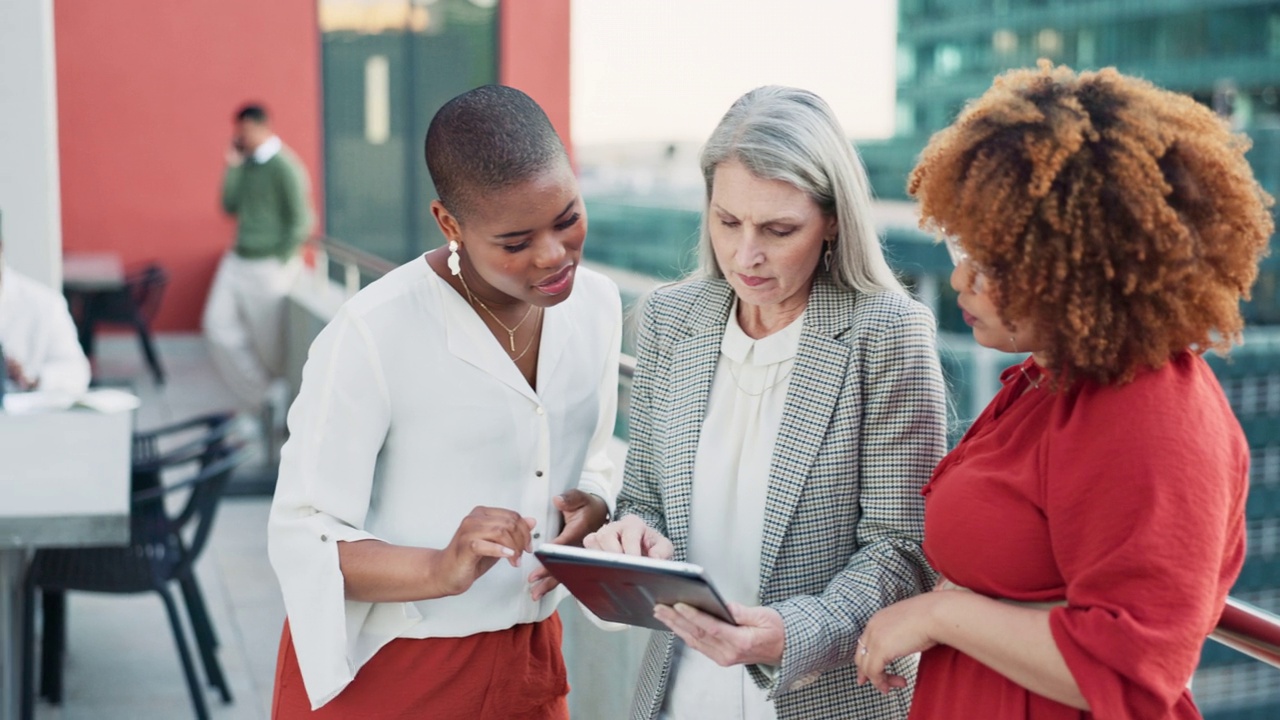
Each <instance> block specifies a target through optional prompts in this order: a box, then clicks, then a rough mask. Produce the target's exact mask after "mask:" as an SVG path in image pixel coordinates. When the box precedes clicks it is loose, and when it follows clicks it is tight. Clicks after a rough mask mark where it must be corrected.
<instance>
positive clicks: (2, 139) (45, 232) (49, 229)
mask: <svg viewBox="0 0 1280 720" xmlns="http://www.w3.org/2000/svg"><path fill="white" fill-rule="evenodd" d="M0 168H3V171H2V172H0V213H3V219H0V222H3V227H0V232H3V234H4V258H5V262H6V263H8V264H9V265H11V266H12V267H14V268H16V269H18V270H19V271H21V272H23V273H24V274H26V275H29V276H31V277H33V278H35V279H37V280H39V281H41V282H44V283H47V284H48V285H49V286H50V287H53V288H61V286H62V202H61V197H60V193H59V186H58V102H57V73H56V72H55V65H54V52H53V0H3V2H0Z"/></svg>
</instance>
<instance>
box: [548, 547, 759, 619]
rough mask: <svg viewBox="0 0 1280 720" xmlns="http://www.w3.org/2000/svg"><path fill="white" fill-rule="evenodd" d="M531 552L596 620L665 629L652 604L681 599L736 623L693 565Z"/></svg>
mask: <svg viewBox="0 0 1280 720" xmlns="http://www.w3.org/2000/svg"><path fill="white" fill-rule="evenodd" d="M533 554H534V555H535V556H537V558H538V560H539V561H540V562H541V563H542V565H543V567H545V568H546V569H547V571H548V572H550V573H551V574H552V575H553V576H554V577H555V579H556V580H559V581H560V584H562V585H564V586H565V587H566V588H568V589H569V592H571V593H573V596H574V597H575V598H577V599H578V601H579V602H581V603H582V604H583V605H586V606H587V608H588V609H590V610H591V612H593V613H595V614H596V617H598V618H600V619H601V620H609V621H612V622H620V623H626V624H628V625H638V626H640V627H647V628H653V629H654V630H669V628H668V627H667V626H666V625H663V624H662V623H661V622H659V621H658V619H657V618H655V617H654V616H653V606H654V605H675V604H676V603H685V604H686V605H692V606H693V607H696V608H698V609H699V610H702V611H703V612H705V613H708V614H710V615H714V616H715V617H717V618H720V619H721V620H723V621H725V622H727V623H729V624H731V625H736V624H737V623H735V622H733V616H732V615H730V614H729V608H728V607H726V606H725V602H724V599H723V598H721V597H720V593H718V592H716V589H715V587H714V586H712V584H711V581H710V580H709V579H708V578H707V574H706V571H704V570H703V569H702V568H701V567H699V566H697V565H694V564H692V563H686V562H676V561H674V560H655V559H653V558H642V557H636V556H634V555H622V554H620V553H611V552H604V551H601V550H587V549H584V548H578V547H569V546H566V545H550V544H548V545H543V546H542V547H541V548H538V549H537V550H535V551H534V553H533Z"/></svg>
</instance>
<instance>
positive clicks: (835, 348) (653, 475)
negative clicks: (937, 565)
mask: <svg viewBox="0 0 1280 720" xmlns="http://www.w3.org/2000/svg"><path fill="white" fill-rule="evenodd" d="M732 303H733V292H732V290H731V289H730V287H729V285H728V283H726V282H725V281H723V280H713V279H698V280H690V281H686V282H682V283H679V284H676V285H672V286H668V287H665V288H662V289H660V290H658V291H657V292H656V293H654V294H653V295H652V296H651V297H650V299H649V300H648V302H647V303H646V304H645V307H644V311H643V315H642V318H641V321H640V324H639V329H638V338H637V363H636V374H635V378H634V382H633V384H632V389H631V413H630V427H631V440H630V449H629V451H628V453H627V462H626V470H625V473H624V481H623V488H622V492H621V494H620V496H619V498H618V515H619V516H621V515H623V514H625V513H631V514H634V515H638V516H640V517H641V518H642V519H644V521H645V522H646V523H648V524H649V525H650V526H652V527H654V528H656V529H657V530H659V531H661V532H662V533H663V534H664V535H666V536H667V537H668V538H670V540H671V541H672V543H673V544H674V545H675V554H676V559H680V560H683V559H684V558H685V557H686V552H687V547H688V537H689V524H690V523H691V522H697V518H691V517H690V516H689V515H690V503H691V497H692V482H693V467H694V456H695V455H696V453H697V450H698V439H699V433H700V432H701V429H702V424H703V420H704V418H705V415H706V408H707V400H708V396H709V395H710V391H711V381H712V378H713V376H714V374H715V370H716V366H717V363H718V361H719V356H720V342H721V339H722V337H723V335H724V327H725V323H726V322H727V320H728V316H729V311H730V308H731V307H732ZM945 422H946V411H945V395H944V386H943V381H942V371H941V368H940V366H939V362H938V355H937V348H936V346H935V323H934V320H933V316H932V315H931V314H930V313H929V311H928V310H927V309H925V307H924V306H922V305H920V304H919V303H917V302H915V301H913V300H911V299H909V298H907V297H904V296H902V295H899V294H896V293H889V292H884V293H877V294H871V295H867V294H861V293H855V292H845V291H842V290H840V289H838V288H837V287H836V286H835V285H834V284H832V283H831V281H830V280H829V279H826V278H825V277H823V276H819V278H818V280H816V281H815V284H814V287H813V291H812V294H811V296H810V298H809V306H808V309H807V311H806V313H805V316H804V328H803V331H802V334H801V338H800V347H799V351H798V352H797V355H796V359H795V364H794V366H793V369H792V377H791V384H790V386H789V389H788V391H787V398H786V401H785V405H784V410H783V419H782V426H781V429H780V431H779V433H778V439H777V445H776V447H775V448H774V452H773V461H772V467H771V469H770V471H769V490H768V495H767V500H766V507H765V519H764V524H765V525H764V538H763V543H762V548H761V557H760V588H761V589H760V596H761V597H760V600H761V603H762V604H764V605H768V606H770V607H772V608H774V609H775V610H777V611H778V612H779V613H780V614H781V615H782V618H783V621H784V623H785V632H786V640H785V650H784V652H783V657H782V665H781V667H779V668H778V669H777V672H776V674H775V675H774V677H773V678H772V679H771V678H770V677H769V676H768V675H766V674H765V673H764V672H762V671H761V669H760V668H759V667H758V666H751V667H750V668H749V671H750V673H751V675H752V677H753V678H754V680H755V681H756V683H757V684H758V685H759V686H760V687H762V688H770V690H771V693H770V694H771V696H772V697H773V699H774V702H775V705H776V708H777V712H778V717H779V718H782V719H783V720H787V719H790V718H804V719H806V720H809V719H812V718H904V717H906V715H907V709H908V707H909V705H910V703H911V695H910V691H898V692H894V693H891V694H889V695H881V694H880V693H879V692H878V691H876V690H875V688H874V687H872V686H871V685H870V684H868V685H865V686H863V687H858V686H857V685H856V678H857V671H856V668H855V667H854V666H853V659H854V650H855V646H856V641H857V638H858V636H859V635H860V634H861V633H862V628H863V626H864V624H865V623H866V621H867V620H868V619H869V618H870V617H871V615H872V614H873V613H875V612H876V611H877V610H879V609H880V608H882V607H884V606H886V605H889V604H891V603H893V602H896V601H898V600H901V599H903V598H906V597H909V596H911V595H915V594H917V593H920V592H923V591H925V590H928V589H929V587H930V586H931V585H932V582H933V574H932V571H931V570H930V569H929V566H928V564H927V562H926V561H925V558H924V553H923V551H922V550H921V547H920V544H921V541H922V539H923V535H924V498H923V497H922V496H921V494H920V491H921V488H922V487H923V486H924V484H925V482H926V481H927V480H928V479H929V475H930V473H931V472H932V470H933V467H934V465H936V464H937V462H938V460H939V459H941V457H942V454H943V452H944V450H945V448H946V427H945ZM677 640H678V638H676V636H675V635H674V634H672V633H666V632H661V633H654V634H653V636H652V637H651V638H650V642H649V646H648V649H647V651H646V654H645V659H644V663H643V665H642V668H641V673H640V681H639V685H638V687H637V689H636V695H635V699H634V701H633V706H632V715H631V716H632V718H633V720H651V719H652V718H655V717H657V715H658V713H659V711H660V710H661V708H662V700H663V697H664V695H665V693H666V688H667V681H668V679H669V676H670V671H671V661H672V653H673V651H674V649H675V643H676V641H677ZM895 667H896V672H897V673H898V674H901V675H904V676H906V677H908V678H909V679H911V680H912V681H914V677H915V658H914V657H912V658H909V659H904V660H900V661H898V663H897V664H896V666H895Z"/></svg>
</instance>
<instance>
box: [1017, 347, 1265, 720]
mask: <svg viewBox="0 0 1280 720" xmlns="http://www.w3.org/2000/svg"><path fill="white" fill-rule="evenodd" d="M1059 408H1060V409H1061V411H1060V413H1059V415H1058V417H1055V418H1054V419H1053V423H1054V425H1053V428H1052V429H1051V430H1050V435H1049V442H1048V443H1047V445H1046V446H1045V450H1044V452H1043V456H1042V459H1043V462H1044V463H1045V465H1044V472H1043V473H1042V474H1041V476H1042V477H1043V478H1044V483H1045V486H1044V489H1043V492H1044V501H1045V505H1044V507H1045V513H1046V517H1047V522H1048V525H1049V533H1050V538H1051V541H1052V546H1053V553H1054V556H1055V558H1056V560H1057V563H1058V566H1059V569H1060V571H1061V572H1062V576H1063V579H1064V580H1065V582H1066V589H1067V605H1066V606H1065V607H1059V608H1055V609H1054V610H1053V611H1052V612H1051V614H1050V627H1051V629H1052V632H1053V637H1054V640H1055V642H1056V643H1057V645H1058V648H1059V650H1061V652H1062V655H1063V657H1064V658H1065V660H1066V662H1067V665H1068V667H1069V668H1070V670H1071V673H1072V675H1073V676H1074V677H1075V679H1076V681H1077V683H1078V684H1079V686H1080V690H1081V692H1082V694H1083V695H1084V697H1085V699H1086V700H1088V702H1089V706H1090V708H1091V710H1092V713H1093V715H1094V716H1095V717H1098V718H1144V717H1165V716H1166V714H1167V713H1169V712H1170V709H1171V708H1172V707H1173V705H1174V704H1175V703H1176V702H1178V700H1179V698H1180V696H1181V695H1182V694H1183V691H1184V690H1185V688H1186V684H1187V681H1188V680H1189V679H1190V678H1191V674H1192V672H1193V671H1194V670H1195V667H1196V664H1197V662H1198V660H1199V656H1200V648H1201V646H1202V645H1203V643H1204V639H1205V637H1206V635H1208V633H1209V632H1210V631H1211V630H1212V629H1213V626H1214V624H1215V623H1216V622H1217V619H1218V616H1219V615H1220V613H1221V611H1222V606H1223V602H1224V600H1225V597H1226V594H1227V592H1228V591H1229V590H1230V587H1231V584H1232V583H1233V582H1234V580H1235V578H1236V576H1237V575H1238V574H1239V572H1240V567H1241V565H1242V564H1243V562H1244V499H1245V494H1246V492H1247V488H1248V449H1247V445H1246V443H1245V440H1244V434H1243V432H1242V431H1241V429H1240V426H1239V424H1238V422H1237V421H1236V420H1235V418H1234V416H1233V415H1232V414H1231V410H1230V407H1229V406H1228V405H1227V402H1226V400H1225V398H1224V397H1223V394H1222V391H1221V389H1220V387H1219V386H1218V384H1217V381H1216V379H1215V378H1214V377H1213V373H1212V371H1211V370H1210V369H1209V368H1208V366H1207V365H1206V364H1205V363H1204V361H1203V360H1202V359H1201V358H1199V357H1198V356H1192V355H1190V354H1187V355H1184V356H1181V357H1179V358H1177V359H1175V361H1173V362H1171V363H1170V364H1169V365H1167V366H1165V367H1164V368H1162V369H1161V370H1159V371H1153V372H1148V373H1144V374H1142V375H1140V376H1139V377H1138V378H1137V379H1136V380H1135V381H1134V382H1132V383H1129V384H1127V385H1123V386H1119V387H1109V388H1099V387H1096V386H1093V387H1084V388H1083V389H1080V390H1078V391H1074V396H1072V395H1071V393H1069V397H1068V401H1067V402H1063V403H1060V404H1059Z"/></svg>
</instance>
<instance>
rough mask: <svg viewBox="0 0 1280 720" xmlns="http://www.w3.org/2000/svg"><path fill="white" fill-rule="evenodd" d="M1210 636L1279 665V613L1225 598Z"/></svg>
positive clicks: (1267, 662) (1265, 661)
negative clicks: (1224, 604) (1220, 613)
mask: <svg viewBox="0 0 1280 720" xmlns="http://www.w3.org/2000/svg"><path fill="white" fill-rule="evenodd" d="M1209 637H1210V638H1211V639H1213V640H1216V641H1218V642H1220V643H1222V644H1223V645H1226V646H1227V647H1229V648H1231V649H1232V650H1237V651H1239V652H1242V653H1244V654H1245V655H1248V656H1249V657H1251V658H1253V659H1255V660H1258V661H1260V662H1264V663H1266V664H1268V665H1270V666H1272V667H1276V668H1280V615H1275V614H1273V613H1269V612H1267V611H1266V610H1263V609H1262V608H1260V607H1257V606H1255V605H1250V604H1249V603H1247V602H1244V601H1243V600H1237V599H1236V598H1233V597H1228V598H1227V606H1226V607H1225V608H1223V609H1222V617H1221V618H1220V619H1219V620H1218V627H1217V628H1215V629H1214V631H1213V632H1212V633H1211V634H1210V635H1209Z"/></svg>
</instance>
